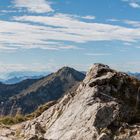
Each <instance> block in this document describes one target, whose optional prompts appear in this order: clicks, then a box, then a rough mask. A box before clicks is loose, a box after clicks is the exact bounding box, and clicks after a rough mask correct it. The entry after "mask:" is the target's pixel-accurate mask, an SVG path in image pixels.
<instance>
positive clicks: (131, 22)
mask: <svg viewBox="0 0 140 140" xmlns="http://www.w3.org/2000/svg"><path fill="white" fill-rule="evenodd" d="M123 22H124V23H126V24H129V25H132V26H133V27H138V28H140V21H133V20H124V21H123Z"/></svg>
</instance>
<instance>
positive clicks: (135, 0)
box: [122, 0, 140, 8]
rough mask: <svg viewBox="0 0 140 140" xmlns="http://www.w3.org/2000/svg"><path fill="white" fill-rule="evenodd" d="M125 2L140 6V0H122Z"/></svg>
mask: <svg viewBox="0 0 140 140" xmlns="http://www.w3.org/2000/svg"><path fill="white" fill-rule="evenodd" d="M122 1H123V2H127V3H128V4H129V6H130V7H132V8H140V0H122Z"/></svg>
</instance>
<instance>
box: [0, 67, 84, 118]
mask: <svg viewBox="0 0 140 140" xmlns="http://www.w3.org/2000/svg"><path fill="white" fill-rule="evenodd" d="M84 77H85V75H84V74H83V73H81V72H78V71H76V70H74V69H72V68H69V67H63V68H62V69H60V70H59V71H57V72H56V73H52V74H50V75H48V76H45V77H42V78H40V79H27V80H24V81H22V82H20V83H17V84H13V85H7V84H3V83H0V115H16V114H17V113H20V114H29V113H32V112H33V111H35V110H36V109H37V108H38V107H39V106H40V105H43V104H44V103H47V102H49V101H54V100H58V99H59V98H60V97H62V96H63V95H64V94H66V93H67V92H68V91H70V90H71V89H72V88H74V87H77V85H78V83H79V82H80V81H82V80H83V79H84Z"/></svg>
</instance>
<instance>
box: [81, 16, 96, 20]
mask: <svg viewBox="0 0 140 140" xmlns="http://www.w3.org/2000/svg"><path fill="white" fill-rule="evenodd" d="M82 18H83V19H95V18H96V17H95V16H83V17H82Z"/></svg>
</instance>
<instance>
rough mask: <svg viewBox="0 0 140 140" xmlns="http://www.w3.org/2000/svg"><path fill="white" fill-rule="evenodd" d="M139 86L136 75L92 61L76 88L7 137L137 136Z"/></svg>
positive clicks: (85, 139) (93, 139) (110, 139)
mask: <svg viewBox="0 0 140 140" xmlns="http://www.w3.org/2000/svg"><path fill="white" fill-rule="evenodd" d="M139 87H140V82H139V81H138V80H137V79H135V78H133V77H130V76H128V75H127V74H125V73H121V72H117V71H115V70H112V69H110V68H109V66H107V65H103V64H95V65H93V67H92V68H91V69H90V70H89V72H88V73H87V75H86V78H85V79H84V80H83V82H81V84H80V85H79V87H78V89H77V90H75V91H71V92H70V93H69V94H67V95H65V96H64V97H63V98H62V99H60V100H59V101H58V102H57V103H56V104H55V105H53V106H51V107H50V108H49V109H47V110H46V111H45V112H44V113H42V114H41V115H40V116H39V117H37V118H35V119H34V120H30V121H27V122H25V123H22V125H20V124H19V126H20V127H18V131H19V132H18V135H17V134H16V135H14V133H13V136H12V135H11V134H10V135H9V136H7V140H16V139H18V140H129V139H130V140H132V139H134V140H139V139H140V124H139V123H140V119H139V118H140V117H139V116H140V115H139V114H140V93H139ZM4 131H5V132H6V129H4ZM7 131H10V129H7ZM16 131H17V129H14V130H13V132H16ZM0 135H1V133H0ZM1 137H2V136H1ZM1 137H0V138H1ZM4 137H6V136H3V138H1V139H2V140H4ZM8 137H9V138H8Z"/></svg>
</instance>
